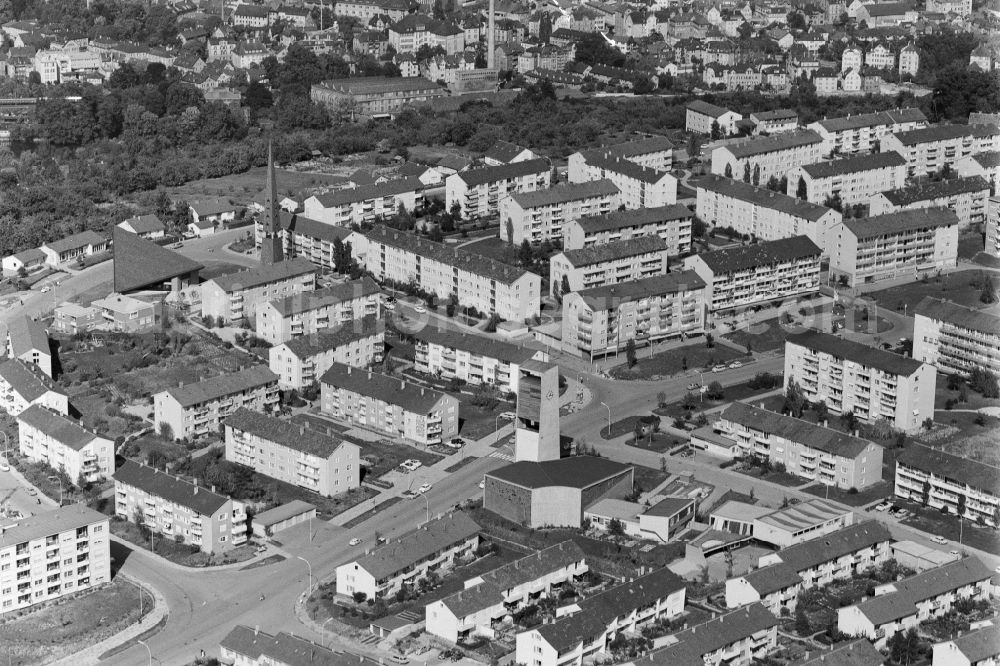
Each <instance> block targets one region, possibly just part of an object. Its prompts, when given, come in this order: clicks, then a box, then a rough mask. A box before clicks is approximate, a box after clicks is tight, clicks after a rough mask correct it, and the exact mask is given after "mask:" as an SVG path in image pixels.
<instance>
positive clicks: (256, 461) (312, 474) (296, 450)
mask: <svg viewBox="0 0 1000 666" xmlns="http://www.w3.org/2000/svg"><path fill="white" fill-rule="evenodd" d="M223 425H224V426H225V429H226V460H228V461H230V462H234V463H238V464H240V465H246V466H247V467H250V468H252V469H253V470H254V471H255V472H258V473H260V474H264V475H265V476H269V477H271V478H272V479H278V480H279V481H284V482H285V483H290V484H292V485H293V486H298V487H300V488H306V489H307V490H311V491H313V492H315V493H318V494H320V495H322V496H324V497H333V496H334V495H339V494H341V493H346V492H347V491H348V490H351V489H352V488H357V487H358V486H359V485H361V471H360V466H361V447H359V446H358V445H357V444H355V443H353V442H348V441H344V440H340V441H338V440H336V439H333V438H332V437H327V436H326V435H322V434H320V433H318V432H316V431H314V430H309V429H307V428H306V427H305V426H302V425H296V424H294V423H291V422H289V421H282V420H281V419H278V418H275V417H273V416H268V415H266V414H261V413H260V412H252V411H250V410H249V409H245V408H242V409H239V410H237V411H236V413H234V414H233V415H232V416H230V417H229V418H227V419H226V420H225V421H224V422H223Z"/></svg>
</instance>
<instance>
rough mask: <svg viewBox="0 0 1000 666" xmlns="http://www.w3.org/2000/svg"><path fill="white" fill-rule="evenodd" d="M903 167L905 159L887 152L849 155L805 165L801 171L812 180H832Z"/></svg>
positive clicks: (895, 153)
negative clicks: (838, 177)
mask: <svg viewBox="0 0 1000 666" xmlns="http://www.w3.org/2000/svg"><path fill="white" fill-rule="evenodd" d="M905 165H906V159H905V158H904V157H903V156H902V155H900V154H899V153H897V152H888V153H871V154H861V155H851V156H850V157H844V158H841V159H838V160H831V161H829V162H817V163H816V164H806V165H804V166H803V167H802V170H803V171H805V172H806V173H807V174H809V175H810V176H812V177H813V178H832V177H834V176H843V175H845V174H849V173H860V172H862V171H872V170H873V169H886V168H889V167H901V166H905Z"/></svg>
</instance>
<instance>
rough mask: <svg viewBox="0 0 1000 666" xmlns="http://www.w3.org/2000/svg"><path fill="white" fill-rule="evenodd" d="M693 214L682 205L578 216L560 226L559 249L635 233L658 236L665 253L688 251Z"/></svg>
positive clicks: (610, 239)
mask: <svg viewBox="0 0 1000 666" xmlns="http://www.w3.org/2000/svg"><path fill="white" fill-rule="evenodd" d="M693 217H694V215H693V213H692V212H691V210H690V209H689V208H688V207H687V206H684V205H682V204H672V205H670V206H658V207H656V208H639V209H637V210H629V211H615V212H612V213H608V214H607V215H593V216H588V217H581V218H580V219H578V220H572V221H570V222H567V223H565V224H564V225H563V238H562V240H563V249H564V250H580V249H582V248H585V247H590V246H591V245H603V244H604V243H612V242H614V241H620V240H629V239H630V238H637V237H638V236H659V237H660V238H662V239H663V240H664V241H665V242H666V244H667V254H668V255H670V256H672V257H675V256H678V255H681V254H685V253H687V252H690V251H691V221H692V218H693Z"/></svg>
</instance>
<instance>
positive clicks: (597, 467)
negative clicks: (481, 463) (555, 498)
mask: <svg viewBox="0 0 1000 666" xmlns="http://www.w3.org/2000/svg"><path fill="white" fill-rule="evenodd" d="M631 471H632V466H631V465H624V464H622V463H618V462H614V461H613V460H608V459H607V458H594V457H592V456H573V457H571V458H561V459H559V460H548V461H545V462H526V461H522V462H516V463H512V464H510V465H507V466H505V467H501V468H499V469H495V470H493V471H492V472H487V473H486V475H487V476H491V477H493V478H496V479H500V480H501V481H505V482H507V483H513V484H516V485H519V486H523V487H525V488H531V489H537V488H550V487H552V486H566V487H568V488H587V487H589V486H592V485H594V484H595V483H599V482H600V481H603V480H605V479H609V478H611V477H613V476H617V475H619V474H622V473H624V472H630V473H631Z"/></svg>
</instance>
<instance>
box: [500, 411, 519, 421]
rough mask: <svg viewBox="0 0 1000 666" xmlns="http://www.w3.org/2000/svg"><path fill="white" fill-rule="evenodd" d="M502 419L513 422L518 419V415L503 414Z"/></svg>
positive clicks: (511, 413) (512, 413)
mask: <svg viewBox="0 0 1000 666" xmlns="http://www.w3.org/2000/svg"><path fill="white" fill-rule="evenodd" d="M500 418H502V419H507V420H508V421H512V420H514V419H515V418H517V414H515V413H514V412H501V414H500Z"/></svg>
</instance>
